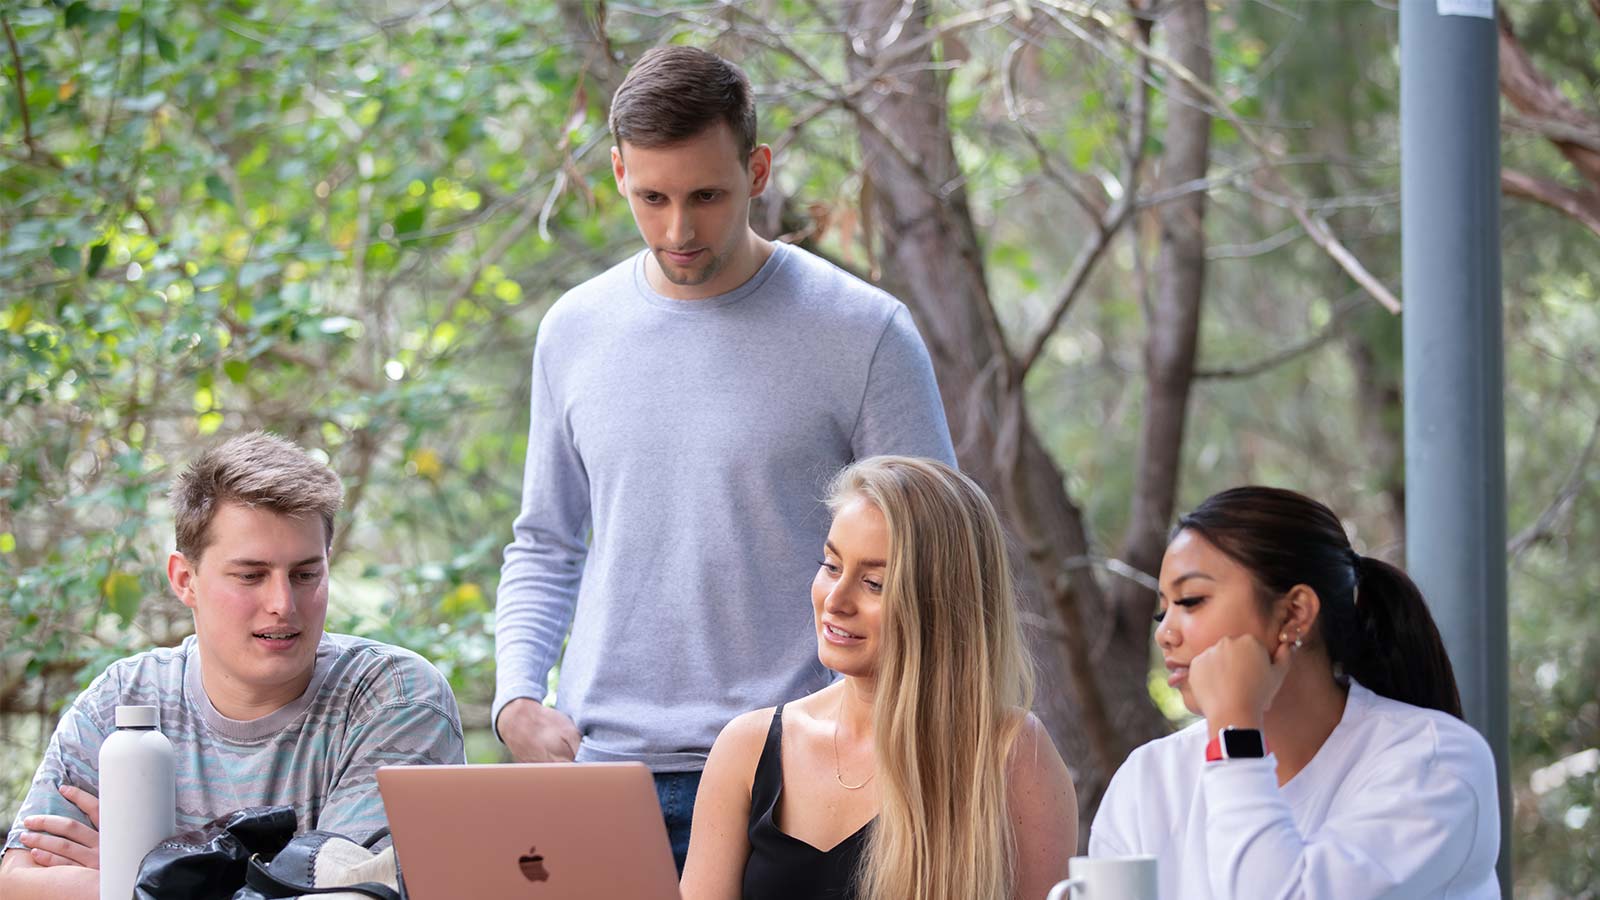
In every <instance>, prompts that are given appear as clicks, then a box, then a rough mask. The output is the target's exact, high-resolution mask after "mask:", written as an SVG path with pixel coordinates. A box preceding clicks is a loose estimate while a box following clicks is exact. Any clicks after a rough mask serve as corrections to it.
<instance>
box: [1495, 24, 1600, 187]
mask: <svg viewBox="0 0 1600 900" xmlns="http://www.w3.org/2000/svg"><path fill="white" fill-rule="evenodd" d="M1495 24H1496V25H1497V26H1498V28H1499V34H1500V93H1502V94H1504V95H1505V98H1506V99H1507V100H1509V101H1511V105H1513V106H1515V107H1516V108H1517V109H1518V110H1520V111H1521V112H1522V113H1524V114H1525V115H1528V116H1531V117H1533V118H1534V119H1537V120H1542V121H1545V122H1559V123H1565V124H1566V125H1567V126H1570V127H1572V128H1575V129H1577V130H1579V131H1582V132H1596V131H1600V122H1596V121H1595V120H1594V119H1593V117H1591V116H1588V115H1586V114H1584V113H1583V112H1582V111H1580V110H1579V109H1578V108H1577V107H1575V106H1573V105H1572V103H1571V101H1569V100H1568V99H1567V98H1566V95H1564V94H1562V93H1561V89H1560V88H1558V87H1557V86H1556V85H1554V84H1552V83H1551V82H1550V80H1549V79H1548V78H1545V77H1544V75H1543V74H1541V73H1540V72H1539V70H1538V69H1537V68H1536V67H1535V66H1534V64H1533V60H1532V59H1530V58H1529V57H1528V52H1527V50H1525V49H1523V46H1522V42H1521V41H1519V40H1518V39H1517V35H1516V32H1515V31H1514V30H1513V29H1512V27H1511V19H1510V18H1509V17H1507V16H1506V14H1505V10H1504V9H1502V10H1501V11H1500V15H1499V17H1498V18H1497V19H1496V23H1495ZM1547 136H1548V135H1547ZM1550 140H1551V142H1552V143H1554V144H1555V146H1556V149H1557V150H1558V151H1560V152H1561V155H1562V156H1564V157H1566V158H1567V161H1568V162H1570V163H1572V165H1573V166H1574V167H1576V168H1577V169H1578V171H1579V172H1581V173H1582V174H1583V177H1584V178H1585V179H1587V180H1588V181H1589V182H1591V183H1593V184H1600V152H1596V151H1595V150H1593V149H1590V148H1588V147H1587V146H1586V145H1584V144H1583V143H1582V142H1578V141H1571V140H1565V139H1560V138H1556V137H1550Z"/></svg>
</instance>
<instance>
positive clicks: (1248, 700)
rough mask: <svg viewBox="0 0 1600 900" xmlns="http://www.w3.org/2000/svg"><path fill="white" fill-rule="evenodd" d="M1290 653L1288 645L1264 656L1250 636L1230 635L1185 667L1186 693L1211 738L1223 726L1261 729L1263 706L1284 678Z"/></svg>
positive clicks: (1264, 714) (1290, 648)
mask: <svg viewBox="0 0 1600 900" xmlns="http://www.w3.org/2000/svg"><path fill="white" fill-rule="evenodd" d="M1292 652H1293V647H1292V646H1291V645H1290V644H1289V643H1288V642H1287V641H1285V642H1283V643H1280V644H1279V645H1278V646H1277V648H1276V649H1274V650H1272V651H1268V649H1267V647H1266V645H1264V644H1262V643H1261V641H1260V639H1258V638H1256V637H1255V636H1254V635H1248V634H1245V635H1234V636H1232V637H1225V638H1222V639H1221V640H1219V641H1217V642H1216V643H1215V644H1212V645H1211V646H1210V647H1208V648H1206V650H1205V651H1204V652H1202V653H1200V654H1199V655H1198V656H1196V657H1195V658H1194V659H1193V660H1192V661H1191V662H1190V663H1189V689H1190V690H1191V691H1193V692H1194V699H1195V704H1196V705H1197V706H1199V707H1200V712H1201V714H1202V715H1204V716H1205V717H1206V722H1207V723H1208V724H1209V725H1210V731H1211V734H1212V736H1213V737H1214V736H1216V733H1217V732H1218V731H1221V730H1222V729H1223V728H1225V727H1228V726H1233V727H1235V728H1261V727H1262V724H1263V722H1264V721H1265V719H1266V712H1267V707H1269V706H1271V705H1272V698H1273V697H1274V696H1276V695H1277V693H1278V688H1280V687H1282V686H1283V679H1284V676H1286V675H1288V674H1289V658H1290V654H1291V653H1292Z"/></svg>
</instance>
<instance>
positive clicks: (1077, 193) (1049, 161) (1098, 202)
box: [1000, 37, 1110, 220]
mask: <svg viewBox="0 0 1600 900" xmlns="http://www.w3.org/2000/svg"><path fill="white" fill-rule="evenodd" d="M1029 45H1030V42H1029V41H1028V40H1027V39H1026V38H1025V37H1019V38H1017V39H1016V40H1014V41H1012V42H1011V45H1010V46H1009V47H1007V48H1006V53H1005V59H1004V60H1003V61H1002V63H1001V65H1000V72H1001V75H1002V77H1003V79H1004V80H1003V81H1002V82H1001V93H1002V96H1004V98H1005V103H1006V114H1007V115H1008V116H1009V117H1010V118H1011V122H1012V124H1013V125H1015V126H1017V130H1018V131H1021V132H1022V136H1023V138H1024V139H1026V140H1027V142H1028V145H1029V146H1030V147H1032V148H1033V153H1034V156H1036V157H1037V158H1038V160H1039V170H1040V171H1041V172H1043V173H1044V175H1045V177H1046V178H1049V179H1050V180H1051V181H1052V182H1054V183H1055V184H1056V186H1057V187H1059V188H1061V189H1062V190H1063V191H1066V192H1067V196H1069V197H1071V198H1072V199H1073V200H1074V201H1076V202H1077V204H1078V206H1079V207H1081V208H1082V209H1083V211H1084V212H1086V213H1088V214H1089V215H1090V216H1091V217H1092V218H1094V219H1097V220H1098V219H1102V218H1103V217H1104V216H1105V214H1106V207H1107V206H1109V205H1110V203H1109V198H1107V197H1106V196H1105V189H1104V188H1103V187H1101V186H1100V185H1099V184H1098V183H1096V182H1095V181H1094V180H1093V179H1090V178H1084V179H1082V181H1083V182H1084V184H1086V185H1088V186H1090V187H1091V188H1093V189H1094V190H1095V196H1093V197H1091V196H1089V194H1088V193H1087V192H1086V191H1085V190H1084V188H1083V187H1080V186H1079V185H1078V183H1077V182H1075V181H1074V180H1073V179H1071V178H1068V177H1067V175H1066V174H1065V173H1063V172H1062V171H1061V170H1060V169H1058V168H1056V164H1055V160H1054V159H1053V158H1052V157H1051V155H1050V151H1049V150H1047V149H1045V146H1044V142H1043V141H1041V140H1040V139H1039V135H1038V133H1037V132H1035V131H1034V130H1033V128H1032V127H1031V126H1029V125H1028V121H1027V117H1026V114H1025V113H1024V111H1023V109H1022V107H1021V104H1020V103H1018V102H1017V92H1016V80H1017V65H1018V63H1020V62H1021V60H1022V54H1021V52H1020V51H1021V50H1022V48H1023V47H1026V46H1029Z"/></svg>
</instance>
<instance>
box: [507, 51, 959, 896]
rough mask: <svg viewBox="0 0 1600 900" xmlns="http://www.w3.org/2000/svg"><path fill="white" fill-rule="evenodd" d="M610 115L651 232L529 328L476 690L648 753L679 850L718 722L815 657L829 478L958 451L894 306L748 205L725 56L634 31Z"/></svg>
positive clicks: (532, 756) (749, 163)
mask: <svg viewBox="0 0 1600 900" xmlns="http://www.w3.org/2000/svg"><path fill="white" fill-rule="evenodd" d="M611 133H612V136H613V138H614V139H615V141H616V146H615V147H613V148H612V150H611V161H612V168H613V171H614V174H615V175H616V181H617V187H618V189H619V190H621V191H622V193H623V195H624V196H625V197H627V199H628V205H629V207H630V208H631V209H632V211H633V217H634V221H635V222H636V223H637V224H638V226H639V233H640V234H641V235H642V236H643V238H644V242H645V249H644V250H643V251H641V252H639V253H637V254H635V255H634V256H632V257H631V258H629V259H627V260H625V261H623V262H622V263H620V264H618V265H616V266H614V267H613V268H611V269H610V270H608V271H606V272H604V273H602V274H600V275H598V276H596V277H595V278H593V279H591V280H589V281H587V282H585V283H584V284H581V285H579V286H578V287H576V288H574V289H572V290H571V291H570V292H568V293H567V294H566V295H565V296H563V297H562V298H561V299H560V300H559V301H558V302H557V303H556V304H555V305H554V306H553V307H551V309H550V311H549V313H547V314H546V316H545V318H544V321H543V322H542V323H541V325H540V327H539V334H538V338H537V340H536V341H535V344H534V351H533V379H532V396H531V406H532V413H531V421H530V423H529V430H528V455H527V463H526V468H525V471H524V475H523V485H522V511H521V513H520V514H519V515H518V516H517V519H516V522H515V523H514V525H513V531H514V536H515V539H514V541H513V542H512V543H511V544H510V545H509V546H508V547H506V551H505V564H504V567H503V568H502V570H501V580H500V592H499V598H498V605H497V610H496V618H497V622H496V627H495V662H496V679H495V680H496V685H495V699H494V707H493V713H492V715H493V722H494V727H495V731H496V733H497V734H498V735H499V736H500V739H501V740H503V741H504V742H505V744H506V746H507V747H508V748H509V749H510V751H511V754H512V756H513V757H514V758H516V759H517V760H519V761H523V762H545V761H559V760H571V759H574V758H576V759H577V760H579V761H581V762H589V761H615V760H638V761H641V762H644V763H646V764H648V765H649V766H650V768H651V770H652V771H653V772H654V773H655V776H656V786H657V791H658V793H659V795H660V799H661V805H662V810H663V813H664V814H665V816H666V819H667V826H668V832H669V834H670V836H671V838H672V841H673V851H674V853H675V855H676V856H677V858H678V865H679V867H680V868H681V867H682V865H683V857H684V853H685V852H686V851H687V848H688V835H689V820H690V816H691V814H692V811H693V804H694V795H695V790H696V787H697V784H698V780H699V773H700V769H701V768H702V767H703V766H704V764H705V758H706V753H707V752H708V751H709V749H710V747H711V744H712V742H713V741H714V740H715V739H716V736H717V732H718V731H719V730H720V729H721V728H722V726H723V725H724V724H726V723H727V722H728V720H730V719H732V718H733V717H734V716H735V715H737V714H739V713H741V712H743V711H745V710H748V709H754V708H756V707H760V706H770V705H772V704H775V703H778V702H781V701H783V700H786V699H790V698H794V697H799V696H803V695H805V694H807V693H810V692H812V691H815V690H817V689H818V688H820V687H822V686H823V685H825V684H826V683H827V682H828V681H829V674H828V672H827V670H826V669H824V668H823V667H822V666H821V664H819V663H818V661H817V656H816V638H815V633H814V630H813V628H814V626H813V623H812V617H811V605H810V600H809V595H808V593H807V590H808V585H809V584H810V582H811V578H812V575H813V574H814V572H815V569H816V566H817V563H816V560H817V559H818V558H819V557H820V555H821V552H822V544H823V541H824V539H825V537H826V535H827V531H828V514H827V510H826V509H825V508H824V507H823V505H822V502H821V498H822V493H823V488H824V486H825V485H826V484H827V481H828V479H829V478H830V477H831V476H832V475H833V474H834V473H835V472H836V471H837V470H838V469H839V468H841V467H842V466H844V465H845V464H847V463H849V462H850V461H851V460H854V459H857V458H862V457H867V456H873V455H876V454H881V453H897V454H905V455H915V456H929V457H933V458H935V459H939V460H942V461H944V462H947V463H954V461H955V454H954V451H953V450H952V448H951V444H950V434H949V429H948V427H947V425H946V423H945V418H944V412H943V408H942V407H941V405H940V402H939V391H938V387H937V385H936V384H935V382H934V375H933V367H932V364H931V362H930V360H929V358H928V352H927V349H926V348H925V347H924V346H923V343H922V339H921V337H920V336H919V335H918V334H917V330H916V326H915V325H914V324H913V323H912V321H911V316H910V314H909V312H908V311H907V310H906V308H905V306H904V305H902V304H901V303H900V302H899V301H897V300H895V299H894V298H893V297H891V296H889V295H888V294H887V293H885V292H883V291H882V290H879V289H877V288H875V287H872V286H871V285H868V284H866V283H864V282H862V281H860V280H858V279H856V278H854V277H852V276H850V275H849V274H847V273H845V272H843V271H841V270H840V269H838V268H836V267H835V266H833V265H830V264H829V263H827V262H825V261H823V260H821V259H819V258H817V257H816V256H813V255H812V254H810V253H807V252H806V251H804V250H802V249H800V248H798V247H793V246H789V245H784V244H775V243H772V242H770V241H767V240H764V239H763V238H761V237H760V236H759V235H757V234H756V233H755V231H754V230H752V229H751V228H750V216H749V207H750V200H751V198H753V197H756V196H758V195H760V194H761V192H762V191H763V190H764V189H765V188H766V185H767V180H768V178H769V177H770V175H771V171H772V151H771V149H770V148H768V147H767V146H766V145H765V144H761V145H757V143H756V114H755V105H754V102H753V100H752V97H751V89H750V82H749V80H748V79H747V78H746V77H745V75H744V73H743V72H742V71H740V70H739V68H738V67H737V66H734V65H733V64H731V63H729V62H727V61H726V60H723V59H721V58H719V57H717V56H715V55H713V54H710V53H707V52H705V51H702V50H698V49H694V48H690V47H666V48H658V49H655V50H651V51H649V52H648V53H646V54H645V55H644V56H643V57H641V58H640V60H639V62H638V63H637V64H636V65H635V66H634V67H633V69H632V70H631V71H630V72H629V73H628V76H627V78H626V79H625V80H624V81H623V83H622V86H621V87H620V88H618V90H617V93H616V96H615V97H614V98H613V100H612V107H611ZM569 630H570V638H569V642H568V644H567V649H566V654H565V657H562V650H561V648H562V639H563V638H567V637H568V635H569ZM558 658H559V659H560V660H561V678H560V690H559V700H558V702H556V704H555V705H554V706H546V705H545V704H544V702H543V701H544V700H545V693H546V690H545V684H546V679H547V677H548V674H549V672H550V669H551V667H552V666H553V665H555V663H556V662H557V660H558Z"/></svg>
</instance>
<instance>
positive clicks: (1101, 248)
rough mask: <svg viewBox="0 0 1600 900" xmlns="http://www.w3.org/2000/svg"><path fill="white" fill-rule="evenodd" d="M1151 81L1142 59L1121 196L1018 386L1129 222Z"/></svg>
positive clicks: (1032, 349) (1070, 275) (1143, 25)
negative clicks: (1120, 231)
mask: <svg viewBox="0 0 1600 900" xmlns="http://www.w3.org/2000/svg"><path fill="white" fill-rule="evenodd" d="M1136 27H1137V28H1139V30H1140V43H1147V42H1148V40H1149V36H1150V32H1149V24H1148V23H1147V22H1139V23H1138V24H1137V25H1136ZM1149 80H1150V59H1149V57H1141V58H1140V64H1139V72H1138V76H1137V77H1136V78H1135V79H1134V81H1133V86H1132V91H1133V125H1132V128H1131V129H1130V130H1129V134H1128V137H1127V141H1126V144H1125V145H1124V151H1123V161H1122V173H1121V174H1122V193H1121V195H1120V196H1118V197H1117V200H1116V202H1115V203H1113V204H1112V205H1111V208H1110V209H1108V210H1106V211H1105V213H1104V214H1102V216H1101V218H1100V219H1099V221H1097V222H1096V223H1095V231H1094V233H1093V234H1092V235H1090V237H1089V241H1088V243H1086V244H1084V245H1083V247H1082V248H1080V249H1079V250H1078V255H1077V257H1076V258H1075V259H1074V260H1073V261H1072V268H1071V269H1069V270H1068V271H1067V282H1066V285H1065V286H1064V287H1063V288H1062V290H1061V296H1060V298H1059V299H1057V300H1056V306H1055V309H1054V311H1052V312H1051V314H1050V317H1049V318H1048V319H1046V320H1045V324H1044V327H1043V328H1041V329H1040V331H1039V334H1038V336H1036V337H1035V338H1034V339H1033V342H1032V344H1031V345H1030V346H1029V347H1028V350H1027V352H1026V353H1025V354H1024V355H1023V356H1022V359H1021V361H1020V362H1019V363H1018V364H1017V369H1016V375H1015V376H1014V377H1015V378H1016V380H1017V382H1018V383H1021V381H1022V379H1023V378H1024V377H1026V376H1027V374H1028V370H1029V369H1031V368H1033V364H1034V363H1035V362H1037V361H1038V359H1039V357H1040V355H1041V354H1043V353H1044V348H1045V345H1046V344H1048V343H1049V341H1050V337H1051V335H1053V334H1055V331H1056V329H1057V328H1058V327H1060V325H1061V320H1062V319H1063V318H1065V317H1066V315H1067V310H1069V309H1071V308H1072V304H1073V302H1074V301H1075V300H1076V299H1077V298H1078V296H1079V294H1080V293H1082V291H1083V286H1084V284H1085V283H1087V282H1088V280H1089V273H1090V272H1092V271H1093V270H1094V265H1095V263H1096V262H1098V261H1099V259H1100V257H1101V256H1102V255H1103V254H1104V253H1105V250H1106V248H1107V247H1109V246H1110V245H1111V238H1112V237H1113V236H1114V235H1115V234H1116V233H1117V232H1118V231H1119V230H1121V228H1122V226H1123V223H1125V222H1127V221H1128V218H1129V214H1130V213H1132V211H1133V209H1134V207H1135V205H1136V201H1137V198H1138V194H1139V167H1140V165H1141V164H1142V163H1143V162H1144V145H1145V138H1146V136H1147V134H1148V132H1149V127H1150V89H1149V88H1148V87H1147V85H1148V83H1149Z"/></svg>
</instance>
